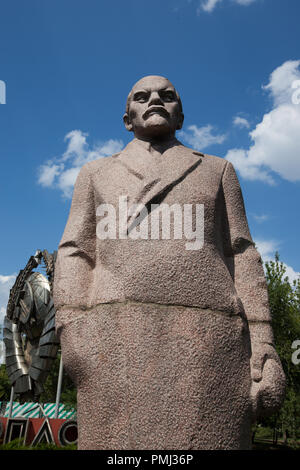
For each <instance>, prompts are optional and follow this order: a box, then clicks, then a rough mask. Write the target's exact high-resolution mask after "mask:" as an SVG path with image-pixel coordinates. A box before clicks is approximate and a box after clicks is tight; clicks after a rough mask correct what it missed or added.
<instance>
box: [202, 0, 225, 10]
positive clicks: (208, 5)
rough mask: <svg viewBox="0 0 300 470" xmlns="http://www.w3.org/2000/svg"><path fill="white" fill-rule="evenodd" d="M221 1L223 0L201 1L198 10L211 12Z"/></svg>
mask: <svg viewBox="0 0 300 470" xmlns="http://www.w3.org/2000/svg"><path fill="white" fill-rule="evenodd" d="M220 2H222V0H205V1H204V2H201V3H200V6H199V9H198V12H199V10H203V11H206V12H207V13H211V12H212V11H213V10H214V9H215V7H216V6H217V4H218V3H220Z"/></svg>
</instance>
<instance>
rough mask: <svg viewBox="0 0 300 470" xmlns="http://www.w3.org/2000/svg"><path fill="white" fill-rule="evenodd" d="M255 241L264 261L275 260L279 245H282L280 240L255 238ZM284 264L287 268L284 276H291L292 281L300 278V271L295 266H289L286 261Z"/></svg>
mask: <svg viewBox="0 0 300 470" xmlns="http://www.w3.org/2000/svg"><path fill="white" fill-rule="evenodd" d="M254 241H255V245H256V248H257V250H258V251H259V253H260V255H261V257H262V260H263V261H264V262H266V261H274V260H275V253H276V251H277V250H278V247H279V246H280V242H278V241H277V240H261V239H258V240H254ZM283 265H284V267H285V269H286V272H285V276H284V277H286V276H287V277H288V278H289V281H290V283H293V281H294V280H297V279H299V276H300V272H297V271H295V270H294V268H292V267H291V266H289V265H288V264H286V263H284V262H283Z"/></svg>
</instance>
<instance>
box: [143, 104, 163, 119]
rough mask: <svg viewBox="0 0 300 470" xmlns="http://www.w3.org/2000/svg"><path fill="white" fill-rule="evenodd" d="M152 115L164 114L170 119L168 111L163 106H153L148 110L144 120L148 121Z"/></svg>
mask: <svg viewBox="0 0 300 470" xmlns="http://www.w3.org/2000/svg"><path fill="white" fill-rule="evenodd" d="M152 113H157V114H162V115H164V116H165V117H169V113H168V111H167V110H166V109H165V108H163V107H162V106H151V108H149V109H147V111H145V112H144V114H143V119H147V117H148V116H150V114H152Z"/></svg>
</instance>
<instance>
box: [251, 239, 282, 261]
mask: <svg viewBox="0 0 300 470" xmlns="http://www.w3.org/2000/svg"><path fill="white" fill-rule="evenodd" d="M254 242H255V245H256V248H257V250H258V251H259V253H260V255H261V257H262V259H263V260H264V261H268V260H270V259H273V257H274V255H275V253H276V251H277V250H278V247H279V246H280V242H278V241H277V240H261V239H258V240H254Z"/></svg>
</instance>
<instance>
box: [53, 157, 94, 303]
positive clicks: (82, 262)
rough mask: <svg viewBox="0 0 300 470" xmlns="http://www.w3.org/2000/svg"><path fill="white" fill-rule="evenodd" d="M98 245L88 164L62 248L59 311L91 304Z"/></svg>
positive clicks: (76, 189)
mask: <svg viewBox="0 0 300 470" xmlns="http://www.w3.org/2000/svg"><path fill="white" fill-rule="evenodd" d="M95 246H96V218H95V203H94V187H93V183H92V178H91V174H90V172H89V167H88V164H87V165H85V166H83V167H82V169H81V171H80V173H79V175H78V177H77V180H76V183H75V187H74V192H73V199H72V205H71V210H70V214H69V218H68V222H67V225H66V227H65V231H64V234H63V237H62V239H61V242H60V244H59V247H58V253H57V260H56V263H55V274H54V290H53V298H54V304H55V308H56V310H58V309H60V308H61V307H64V306H72V307H73V306H76V307H80V306H83V307H84V306H86V305H88V297H89V294H88V292H89V290H90V286H91V283H92V275H93V269H94V266H95Z"/></svg>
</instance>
